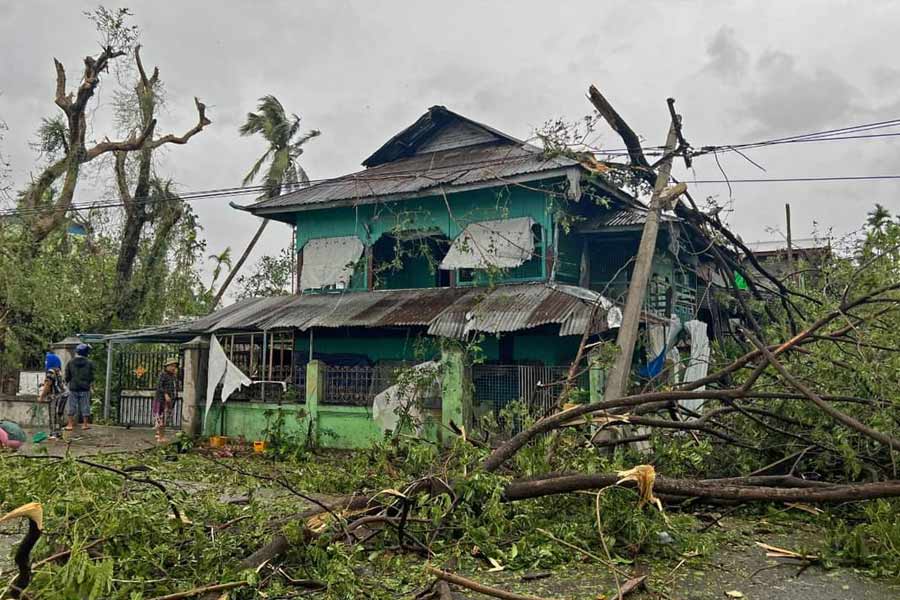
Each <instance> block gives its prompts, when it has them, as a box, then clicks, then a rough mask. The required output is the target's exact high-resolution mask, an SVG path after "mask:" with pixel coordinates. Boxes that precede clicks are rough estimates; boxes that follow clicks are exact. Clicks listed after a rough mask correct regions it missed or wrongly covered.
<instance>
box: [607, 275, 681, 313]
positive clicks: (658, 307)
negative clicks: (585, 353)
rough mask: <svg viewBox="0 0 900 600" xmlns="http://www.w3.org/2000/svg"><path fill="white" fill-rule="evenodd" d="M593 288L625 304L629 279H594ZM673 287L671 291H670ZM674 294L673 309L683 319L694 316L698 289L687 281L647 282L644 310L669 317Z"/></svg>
mask: <svg viewBox="0 0 900 600" xmlns="http://www.w3.org/2000/svg"><path fill="white" fill-rule="evenodd" d="M591 289H592V290H595V291H598V292H602V293H603V294H604V295H605V296H606V297H608V298H609V299H610V300H613V301H615V302H618V303H620V304H624V302H625V297H626V294H627V292H628V282H627V281H612V282H609V281H593V282H591ZM670 289H671V292H670V291H669V290H670ZM670 294H671V296H672V300H671V303H672V307H671V310H672V312H674V313H675V314H676V315H678V316H679V317H680V318H681V319H682V320H683V321H688V320H690V319H693V318H694V312H695V311H696V309H697V290H696V288H694V287H693V286H691V285H688V284H685V283H678V282H676V283H667V282H665V281H655V280H651V281H649V282H648V283H647V295H646V296H645V298H644V310H646V311H647V312H648V313H651V314H653V315H656V316H658V317H663V318H668V316H669V315H668V314H667V312H668V311H667V308H668V305H669V295H670Z"/></svg>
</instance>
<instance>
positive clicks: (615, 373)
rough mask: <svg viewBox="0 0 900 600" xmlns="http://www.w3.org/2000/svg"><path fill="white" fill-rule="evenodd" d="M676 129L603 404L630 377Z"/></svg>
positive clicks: (659, 178) (672, 127)
mask: <svg viewBox="0 0 900 600" xmlns="http://www.w3.org/2000/svg"><path fill="white" fill-rule="evenodd" d="M604 116H605V115H604ZM607 120H608V119H607ZM678 127H679V125H678V123H676V121H675V120H674V119H673V120H672V123H671V125H670V126H669V136H668V138H667V139H666V149H665V150H664V152H663V156H665V157H667V158H665V159H664V160H663V161H662V163H661V164H660V165H659V169H658V171H657V173H656V183H655V185H654V186H653V195H652V196H651V197H650V206H649V209H648V211H647V221H646V222H645V223H644V231H643V233H642V234H641V244H640V246H639V247H638V253H637V258H636V259H635V265H634V272H633V273H632V275H631V281H630V282H629V283H628V296H627V297H626V300H625V310H624V312H623V314H622V326H621V327H619V336H618V338H617V339H616V344H617V345H618V346H619V354H618V356H617V357H616V362H615V363H614V364H613V366H612V369H610V371H609V377H608V378H607V381H606V391H605V393H604V399H605V400H612V399H615V398H619V397H621V396H623V395H625V392H626V389H627V387H628V381H629V378H630V377H629V376H630V375H631V358H632V355H633V354H634V345H635V342H637V334H638V325H639V324H640V320H641V306H642V305H643V304H644V298H645V297H646V295H647V282H648V280H649V279H650V271H651V270H652V268H653V254H654V252H655V250H656V237H657V234H658V233H659V219H660V214H661V213H662V209H663V203H664V201H666V200H669V199H670V198H671V197H672V194H671V193H666V191H667V186H668V184H669V174H670V173H671V171H672V157H673V153H674V151H675V149H676V147H677V146H678Z"/></svg>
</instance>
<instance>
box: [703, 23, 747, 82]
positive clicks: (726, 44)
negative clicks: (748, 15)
mask: <svg viewBox="0 0 900 600" xmlns="http://www.w3.org/2000/svg"><path fill="white" fill-rule="evenodd" d="M706 54H707V56H708V57H709V61H708V62H707V64H706V67H705V70H707V71H710V72H712V73H714V74H715V75H718V76H719V77H721V78H722V79H725V80H726V81H735V80H737V79H739V78H740V77H742V76H743V75H744V74H745V73H746V72H747V65H748V63H749V62H750V53H749V52H747V50H746V49H745V48H744V47H743V46H742V45H741V44H740V43H739V42H738V40H737V35H736V33H735V31H734V29H733V28H732V27H728V26H723V27H722V28H721V29H719V31H717V32H716V35H715V36H713V38H712V39H711V40H710V41H709V44H707V46H706Z"/></svg>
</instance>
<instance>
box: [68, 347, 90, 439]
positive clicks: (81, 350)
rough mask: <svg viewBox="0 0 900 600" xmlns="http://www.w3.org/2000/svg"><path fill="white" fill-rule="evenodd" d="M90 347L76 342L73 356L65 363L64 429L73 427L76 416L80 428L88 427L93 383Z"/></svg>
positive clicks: (70, 429) (85, 428)
mask: <svg viewBox="0 0 900 600" xmlns="http://www.w3.org/2000/svg"><path fill="white" fill-rule="evenodd" d="M90 353H91V347H90V346H88V345H87V344H78V346H76V348H75V358H73V359H72V360H70V361H69V362H68V363H66V377H65V380H66V385H68V386H69V403H68V404H69V411H68V412H69V424H68V425H66V431H72V430H73V429H75V420H76V417H78V416H80V417H81V420H82V424H81V429H82V430H84V431H87V430H88V429H90V428H91V427H90V418H91V386H92V385H93V384H94V363H93V362H91V360H90V359H89V358H88V354H90Z"/></svg>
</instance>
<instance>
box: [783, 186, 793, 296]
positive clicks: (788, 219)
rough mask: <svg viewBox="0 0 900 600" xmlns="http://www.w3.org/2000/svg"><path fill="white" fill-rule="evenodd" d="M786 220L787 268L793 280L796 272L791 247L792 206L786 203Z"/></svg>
mask: <svg viewBox="0 0 900 600" xmlns="http://www.w3.org/2000/svg"><path fill="white" fill-rule="evenodd" d="M784 219H785V222H786V223H787V267H788V277H789V278H790V279H793V272H794V248H793V246H792V245H791V205H790V204H788V203H787V202H785V204H784Z"/></svg>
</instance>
